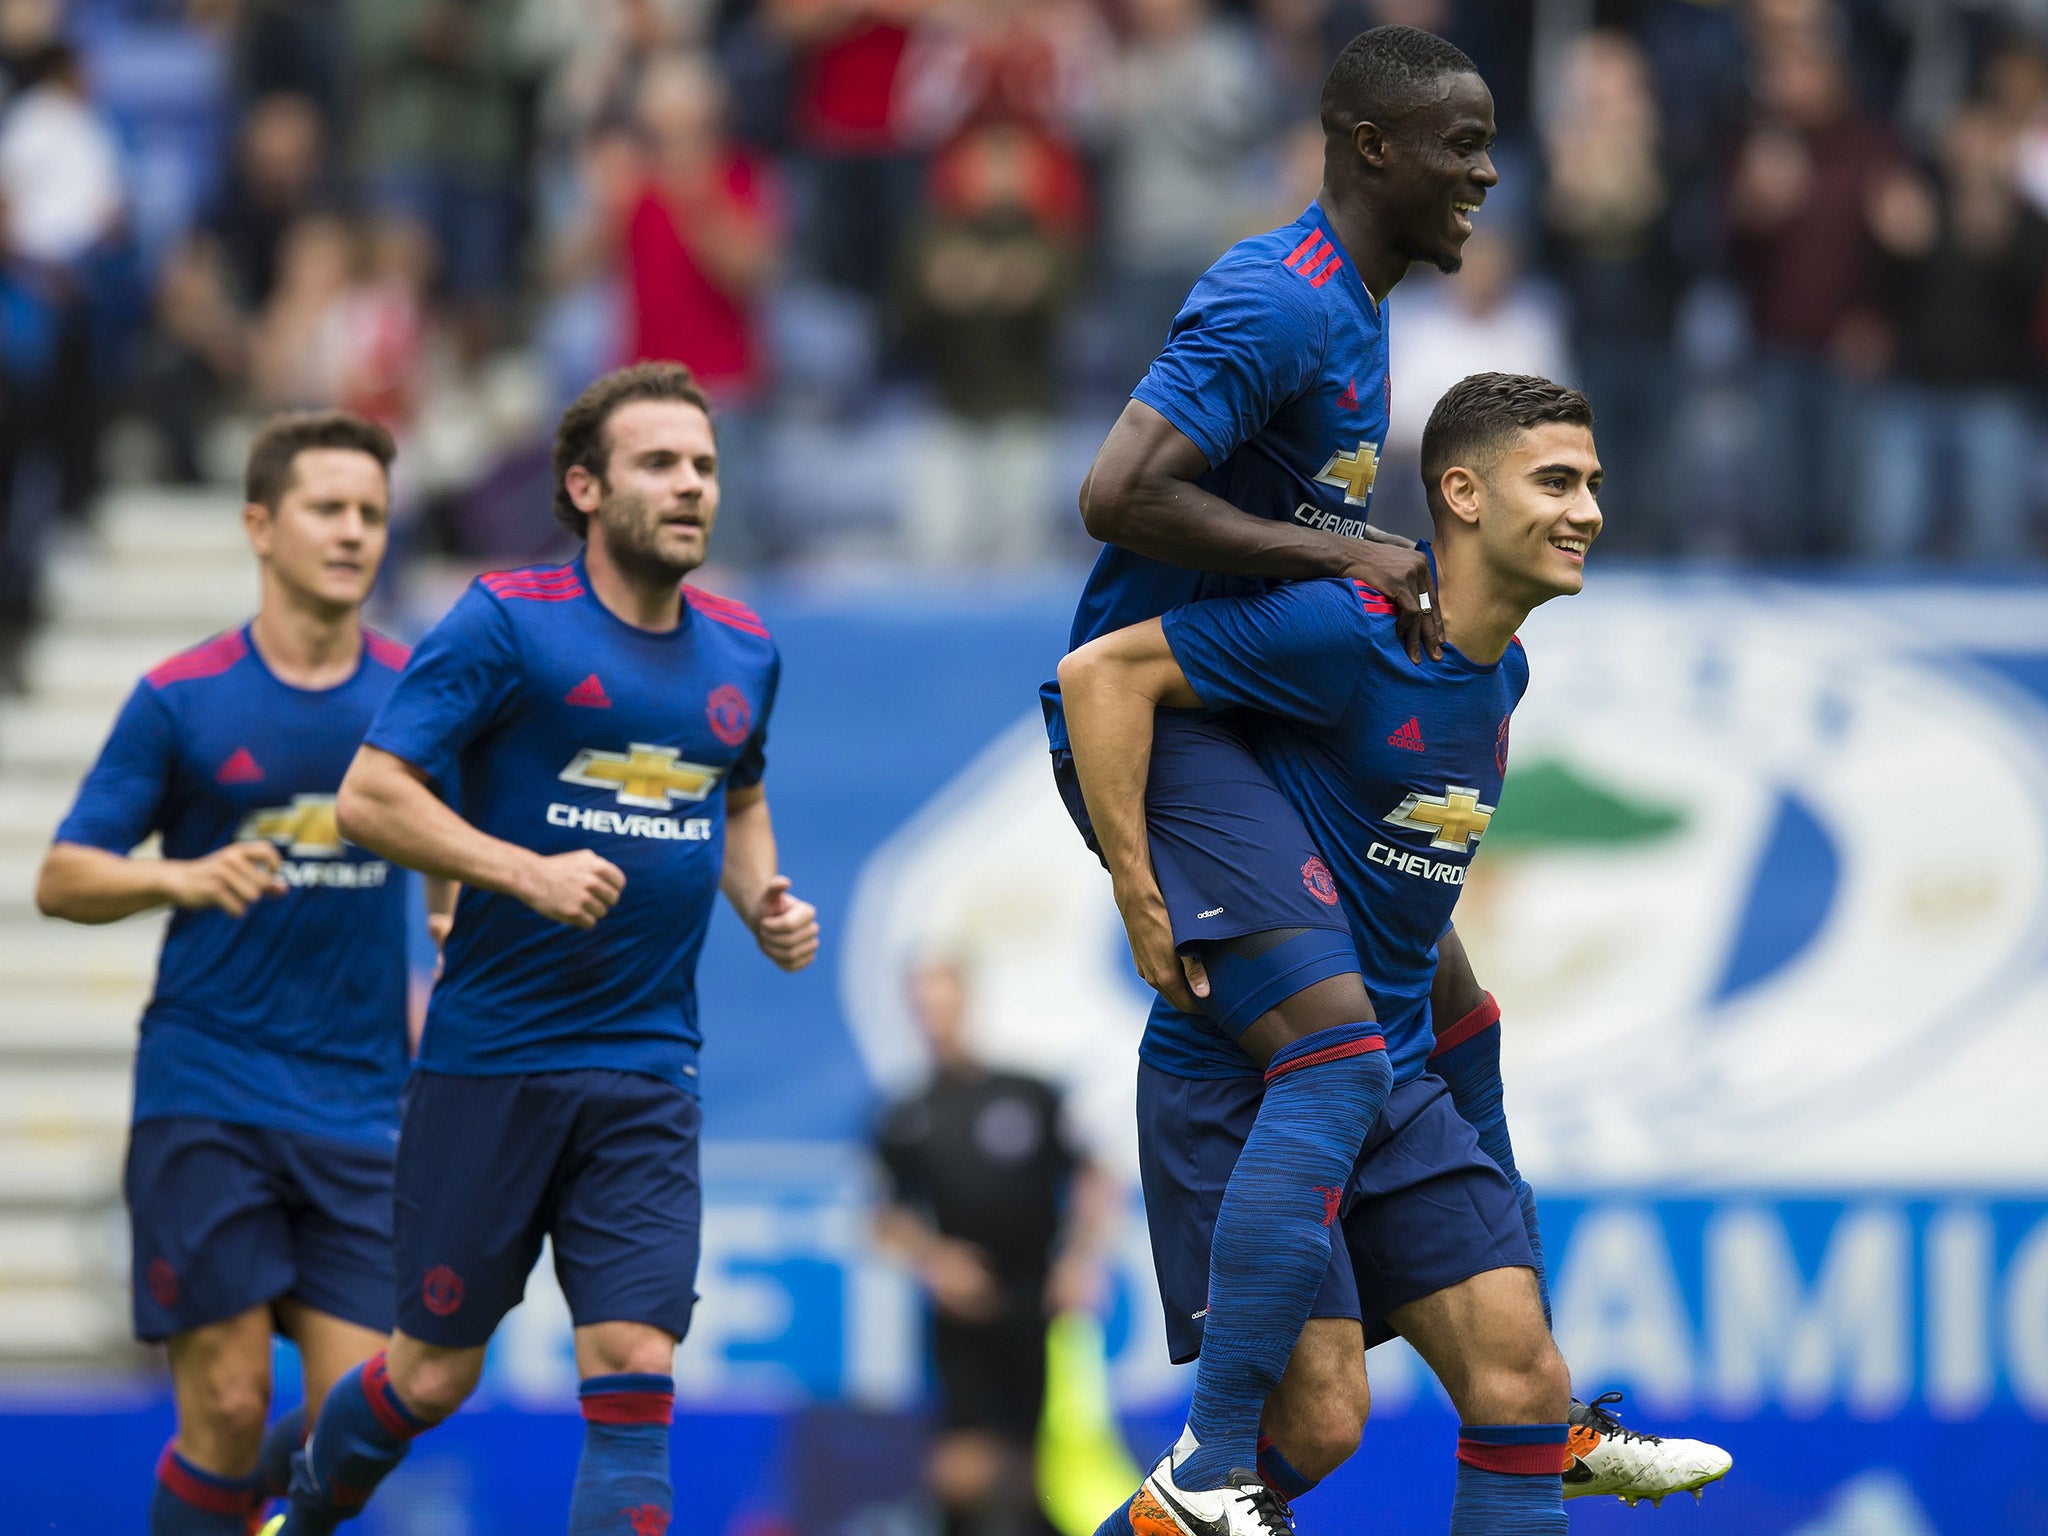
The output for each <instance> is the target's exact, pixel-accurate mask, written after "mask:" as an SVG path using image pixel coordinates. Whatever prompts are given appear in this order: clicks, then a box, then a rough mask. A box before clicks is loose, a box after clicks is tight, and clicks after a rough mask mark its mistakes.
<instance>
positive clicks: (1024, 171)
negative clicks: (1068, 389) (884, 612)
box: [903, 125, 1075, 566]
mask: <svg viewBox="0 0 2048 1536" xmlns="http://www.w3.org/2000/svg"><path fill="white" fill-rule="evenodd" d="M941 169H942V172H943V175H942V176H941V178H940V180H939V182H938V192H939V196H938V197H937V199H936V200H935V207H934V209H933V211H932V213H931V214H930V216H929V217H928V218H927V220H926V222H925V224H924V226H923V227H922V228H921V229H919V230H917V231H914V232H913V234H912V238H911V240H910V244H909V250H908V252H907V256H906V261H905V267H906V274H905V281H904V287H905V295H904V299H903V311H904V316H905V320H906V324H907V327H908V331H909V335H910V337H911V339H912V341H913V342H914V343H915V344H916V345H918V346H919V347H920V349H921V350H922V352H923V354H924V355H925V357H926V358H927V359H928V360H929V362H930V365H931V369H932V375H933V378H934V381H935V382H936V383H937V385H938V392H939V402H940V407H941V413H940V415H939V416H938V417H937V419H935V420H934V421H932V422H931V423H930V424H929V425H928V426H927V427H926V429H925V433H924V441H923V443H922V444H921V446H920V448H919V451H918V455H917V461H916V463H915V464H914V465H913V466H912V470H911V485H910V491H909V495H908V497H907V498H906V501H905V505H904V520H903V552H904V555H905V557H906V558H908V559H911V560H914V561H916V562H918V563H920V564H923V565H933V566H948V565H959V564H963V563H969V562H973V563H995V564H1011V565H1014V564H1020V563H1023V562H1027V561H1031V560H1037V559H1042V558H1044V556H1045V555H1046V554H1047V552H1048V548H1049V545H1050V535H1051V532H1052V519H1053V517H1054V516H1055V514H1056V509H1057V507H1058V505H1059V503H1060V500H1061V498H1060V497H1059V495H1058V494H1057V492H1056V490H1055V488H1054V486H1053V483H1052V468H1053V447H1052V416H1053V413H1054V411H1055V409H1056V407H1057V405H1058V399H1057V396H1058V382H1057V361H1058V360H1057V358H1056V356H1055V347H1056V344H1057V342H1058V339H1059V336H1060V329H1061V324H1062V321H1063V319H1064V315H1065V311H1066V306H1067V303H1068V301H1069V299H1070V297H1071V295H1072V291H1073V279H1074V265H1075V256H1074V251H1075V230H1074V227H1073V222H1072V220H1071V219H1070V218H1063V217H1062V214H1063V211H1065V210H1066V209H1067V205H1068V202H1069V200H1068V199H1065V198H1062V197H1061V196H1060V195H1058V193H1057V191H1056V190H1050V191H1049V189H1056V188H1057V186H1058V184H1059V183H1060V182H1061V181H1062V180H1063V179H1064V177H1065V175H1066V170H1065V167H1064V163H1063V161H1062V160H1061V159H1060V157H1059V156H1058V155H1057V153H1056V151H1054V150H1052V149H1051V148H1049V147H1048V146H1047V145H1046V143H1045V141H1044V140H1043V139H1042V138H1041V137H1039V136H1036V135H1034V134H1032V133H1031V132H1029V131H1028V130H1027V129H1025V128H1023V127H1020V126H1015V125H998V126H991V127H987V128H983V129H980V130H979V131H977V132H975V133H973V134H972V135H970V136H969V137H968V138H966V139H964V140H962V141H961V142H960V144H959V145H958V146H956V148H955V149H954V150H953V151H952V153H951V154H949V155H948V157H947V161H946V162H945V164H944V165H943V166H942V167H941Z"/></svg>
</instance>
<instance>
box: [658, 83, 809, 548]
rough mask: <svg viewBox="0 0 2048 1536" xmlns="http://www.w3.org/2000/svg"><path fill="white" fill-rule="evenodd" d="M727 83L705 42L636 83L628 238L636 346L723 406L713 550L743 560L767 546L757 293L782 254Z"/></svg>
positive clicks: (763, 368) (772, 205) (767, 196)
mask: <svg viewBox="0 0 2048 1536" xmlns="http://www.w3.org/2000/svg"><path fill="white" fill-rule="evenodd" d="M723 107H724V99H723V90H722V88H721V86H720V84H719V81H718V77H717V75H716V74H714V73H713V72H712V70H711V67H710V65H709V63H708V61H707V60H706V59H705V58H704V56H702V55H700V54H670V55H668V56H667V57H665V58H663V59H662V60H660V61H659V62H658V63H657V64H656V65H655V66H654V67H652V68H650V69H649V70H648V72H647V76H646V79H645V80H644V82H643V83H642V86H641V92H640V117H641V123H642V126H643V128H644V131H645V132H646V135H647V139H648V165H647V172H646V179H645V181H644V182H643V184H642V186H641V188H640V190H639V194H638V197H637V199H636V200H635V202H634V204H633V208H632V212H631V214H630V215H629V223H628V228H627V234H626V242H625V258H626V271H627V287H628V289H629V291H630V294H631V302H632V314H633V340H632V345H631V349H630V350H631V356H632V358H633V359H634V360H639V359H644V358H669V359H673V360H675V361H677V362H681V363H684V364H687V365H688V367H689V368H690V371H691V372H692V373H694V374H696V376H697V378H698V380H699V381H700V382H701V383H702V384H703V385H704V387H705V389H706V390H707V391H708V392H709V393H710V395H711V399H712V402H713V404H714V406H715V407H716V408H717V413H718V439H719V441H718V450H719V462H720V469H719V479H720V482H721V491H722V496H721V500H720V509H719V526H718V546H719V548H718V555H719V559H720V561H721V562H725V563H733V564H741V565H748V564H753V563H755V562H756V561H758V560H759V559H760V558H761V557H762V555H763V554H764V553H765V551H766V543H767V539H766V535H767V530H766V529H764V528H763V527H762V526H761V523H760V513H761V510H762V509H761V508H760V506H759V505H757V504H756V503H755V501H754V500H753V497H754V492H755V483H756V482H754V478H753V471H754V467H755V461H756V459H757V457H758V453H759V449H758V447H757V442H758V438H759V417H758V407H759V405H760V399H761V394H762V391H763V388H764V386H765V384H766V381H767V375H768V366H769V365H768V359H767V357H766V356H765V355H764V354H765V351H766V343H765V338H764V336H763V334H762V329H761V321H760V315H759V312H758V305H759V299H760V297H761V295H762V293H763V292H764V290H765V289H766V288H767V287H768V286H769V284H770V283H772V282H773V281H774V279H775V276H776V273H777V268H778V265H779V261H780V255H781V231H780V227H779V221H778V219H777V217H776V202H777V199H776V196H775V192H774V188H773V186H772V184H771V182H770V179H769V176H768V173H767V170H766V168H765V167H764V166H762V165H761V164H760V163H759V162H757V161H756V160H755V159H754V158H753V157H752V156H750V155H748V154H747V153H745V152H744V151H741V150H738V149H736V148H734V147H733V146H732V145H730V144H729V143H727V141H726V138H725V133H724V128H723V126H722V123H721V119H720V114H721V112H722V110H723Z"/></svg>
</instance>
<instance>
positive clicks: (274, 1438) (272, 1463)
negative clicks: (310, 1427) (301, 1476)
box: [256, 1403, 306, 1499]
mask: <svg viewBox="0 0 2048 1536" xmlns="http://www.w3.org/2000/svg"><path fill="white" fill-rule="evenodd" d="M305 1443H306V1405H305V1404H304V1403H300V1404H299V1405H298V1407H296V1408H293V1409H291V1410H290V1411H289V1412H287V1413H286V1414H285V1415H284V1416H283V1417H282V1418H280V1419H279V1420H278V1421H277V1422H276V1423H274V1424H272V1425H271V1426H270V1428H269V1429H267V1430H265V1431H264V1432H263V1449H262V1450H260V1451H258V1452H257V1453H256V1482H257V1484H258V1485H259V1486H260V1487H261V1488H262V1489H263V1496H264V1497H265V1498H266V1499H281V1498H283V1497H284V1496H285V1494H286V1492H287V1491H289V1489H290V1488H291V1485H292V1457H294V1456H296V1455H297V1454H298V1451H299V1447H300V1446H302V1445H304V1444H305Z"/></svg>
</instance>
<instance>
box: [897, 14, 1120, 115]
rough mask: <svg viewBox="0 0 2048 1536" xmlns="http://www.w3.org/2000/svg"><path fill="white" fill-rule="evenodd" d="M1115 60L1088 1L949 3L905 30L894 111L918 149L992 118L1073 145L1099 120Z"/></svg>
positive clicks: (1110, 41)
mask: <svg viewBox="0 0 2048 1536" xmlns="http://www.w3.org/2000/svg"><path fill="white" fill-rule="evenodd" d="M1113 58H1114V39H1113V38H1112V37H1111V35H1110V33H1109V29H1108V28H1107V27H1106V26H1105V25H1104V24H1103V21H1102V17H1101V14H1100V13H1099V12H1098V11H1096V10H1095V8H1094V7H1093V6H1092V5H1090V4H1088V3H1086V0H951V3H948V4H946V5H942V6H940V7H939V8H937V9H935V10H933V11H931V12H930V13H928V14H927V15H926V16H925V17H924V18H923V19H922V20H921V21H920V22H919V23H918V25H917V26H916V28H915V29H914V30H913V31H912V32H911V35H910V41H909V44H908V46H907V47H906V49H905V51H904V56H903V63H902V67H901V70H900V73H899V75H898V78H897V84H896V100H895V103H894V106H893V109H892V110H893V113H894V116H895V119H896V122H897V124H898V126H899V129H900V130H901V132H902V133H903V135H904V136H905V139H906V140H907V141H908V142H909V143H911V144H914V145H916V146H918V147H920V148H933V147H940V146H944V145H946V144H950V143H951V142H953V141H954V140H955V139H956V138H958V137H959V136H960V135H962V134H964V133H967V132H969V131H971V130H973V129H975V128H978V127H982V126H985V125H987V124H990V123H1008V124H1015V125H1021V126H1024V127H1027V128H1030V129H1032V130H1034V131H1035V132H1036V133H1038V134H1039V135H1041V136H1042V137H1043V138H1044V139H1046V140H1048V141H1049V142H1051V143H1053V144H1057V145H1062V146H1068V145H1076V144H1080V143H1083V142H1085V141H1086V140H1087V139H1088V138H1089V137H1090V136H1091V133H1092V132H1093V130H1094V129H1095V128H1097V127H1098V126H1099V125H1100V124H1101V122H1102V120H1103V116H1104V114H1105V112H1106V110H1107V103H1106V100H1105V96H1106V92H1107V90H1108V87H1109V85H1110V80H1109V78H1108V71H1109V69H1110V67H1111V61H1112V60H1113Z"/></svg>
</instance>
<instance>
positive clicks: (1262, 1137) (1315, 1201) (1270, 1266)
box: [1173, 1024, 1393, 1491]
mask: <svg viewBox="0 0 2048 1536" xmlns="http://www.w3.org/2000/svg"><path fill="white" fill-rule="evenodd" d="M1392 1083H1393V1069H1392V1068H1391V1067H1389V1066H1388V1064H1387V1053H1386V1049H1385V1044H1384V1042H1383V1041H1382V1040H1381V1038H1380V1034H1379V1029H1378V1026H1376V1025H1373V1024H1340V1025H1337V1026H1335V1027H1333V1028H1330V1029H1321V1030H1317V1031H1316V1032H1315V1033H1314V1034H1311V1035H1306V1036H1304V1037H1303V1038H1301V1039H1300V1040H1297V1041H1295V1042H1294V1043H1293V1044H1291V1045H1289V1046H1287V1047H1285V1048H1284V1049H1283V1050H1281V1051H1280V1052H1278V1053H1277V1054H1276V1055H1275V1056H1274V1057H1273V1059H1272V1061H1271V1062H1270V1063H1269V1064H1268V1066H1267V1069H1266V1097H1265V1100H1264V1102H1263V1103H1262V1104H1260V1106H1259V1114H1258V1119H1257V1120H1256V1121H1255V1122H1254V1123H1253V1125H1252V1131H1251V1135H1250V1136H1249V1137H1247V1138H1246V1139H1245V1144H1244V1151H1243V1152H1242V1153H1241V1154H1240V1155H1239V1157H1238V1160H1237V1167H1236V1168H1235V1169H1234V1170H1233V1171H1232V1173H1231V1175H1230V1183H1229V1185H1228V1186H1227V1187H1226V1188H1225V1190H1224V1193H1223V1202H1222V1206H1221V1208H1220V1209H1219V1210H1218V1212H1217V1215H1216V1232H1215V1236H1214V1238H1213V1239H1212V1241H1211V1246H1210V1252H1209V1316H1208V1319H1207V1321H1206V1322H1205V1323H1204V1324H1203V1330H1202V1357H1201V1361H1200V1364H1199V1365H1198V1366H1197V1367H1196V1371H1195V1396H1194V1403H1193V1405H1192V1407H1191V1408H1190V1409H1189V1412H1188V1428H1189V1429H1191V1430H1192V1431H1193V1432H1194V1437H1195V1440H1196V1445H1195V1448H1194V1449H1193V1450H1192V1451H1190V1452H1189V1453H1188V1454H1187V1455H1186V1456H1185V1457H1184V1458H1183V1459H1182V1460H1181V1461H1179V1462H1178V1463H1176V1465H1175V1467H1174V1472H1173V1478H1174V1481H1175V1482H1176V1483H1178V1484H1179V1485H1180V1486H1181V1487H1183V1488H1186V1489H1189V1490H1191V1491H1193V1490H1198V1489H1207V1488H1221V1487H1222V1486H1223V1485H1224V1484H1225V1483H1226V1482H1227V1481H1228V1480H1229V1477H1230V1474H1231V1473H1232V1472H1233V1471H1237V1470H1240V1469H1242V1470H1250V1469H1252V1468H1253V1467H1255V1466H1256V1464H1257V1461H1258V1443H1259V1414H1260V1412H1261V1410H1262V1409H1263V1408H1264V1406H1265V1402H1266V1398H1267V1395H1268V1394H1270V1393H1271V1392H1272V1390H1273V1389H1274V1388H1275V1387H1277V1386H1278V1385H1279V1384H1280V1376H1281V1373H1282V1372H1283V1371H1284V1370H1286V1368H1287V1358H1288V1356H1289V1355H1291V1354H1292V1353H1293V1352H1294V1346H1295V1344H1296V1342H1297V1341H1298V1340H1299V1339H1300V1337H1301V1329H1302V1325H1303V1324H1304V1323H1306V1322H1307V1321H1308V1312H1309V1308H1310V1306H1312V1305H1313V1304H1314V1302H1315V1296H1316V1291H1317V1289H1318V1288H1319V1287H1320V1286H1321V1285H1322V1283H1323V1272H1324V1271H1325V1270H1326V1269H1327V1268H1328V1267H1329V1263H1330V1229H1331V1228H1332V1227H1333V1226H1334V1225H1335V1224H1336V1221H1337V1213H1338V1206H1339V1204H1340V1203H1341V1201H1342V1200H1343V1197H1344V1187H1345V1184H1346V1183H1347V1182H1348V1180H1349V1179H1350V1176H1351V1168H1352V1165H1353V1164H1354V1163H1355V1162H1357V1160H1358V1151H1359V1148H1360V1147H1362V1146H1364V1145H1365V1138H1366V1134H1367V1133H1368V1132H1369V1131H1370V1130H1371V1129H1372V1125H1373V1122H1374V1121H1375V1120H1377V1119H1378V1118H1379V1113H1380V1108H1381V1106H1382V1105H1384V1104H1385V1103H1386V1098H1387V1093H1388V1090H1389V1088H1390V1087H1391V1086H1392Z"/></svg>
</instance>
